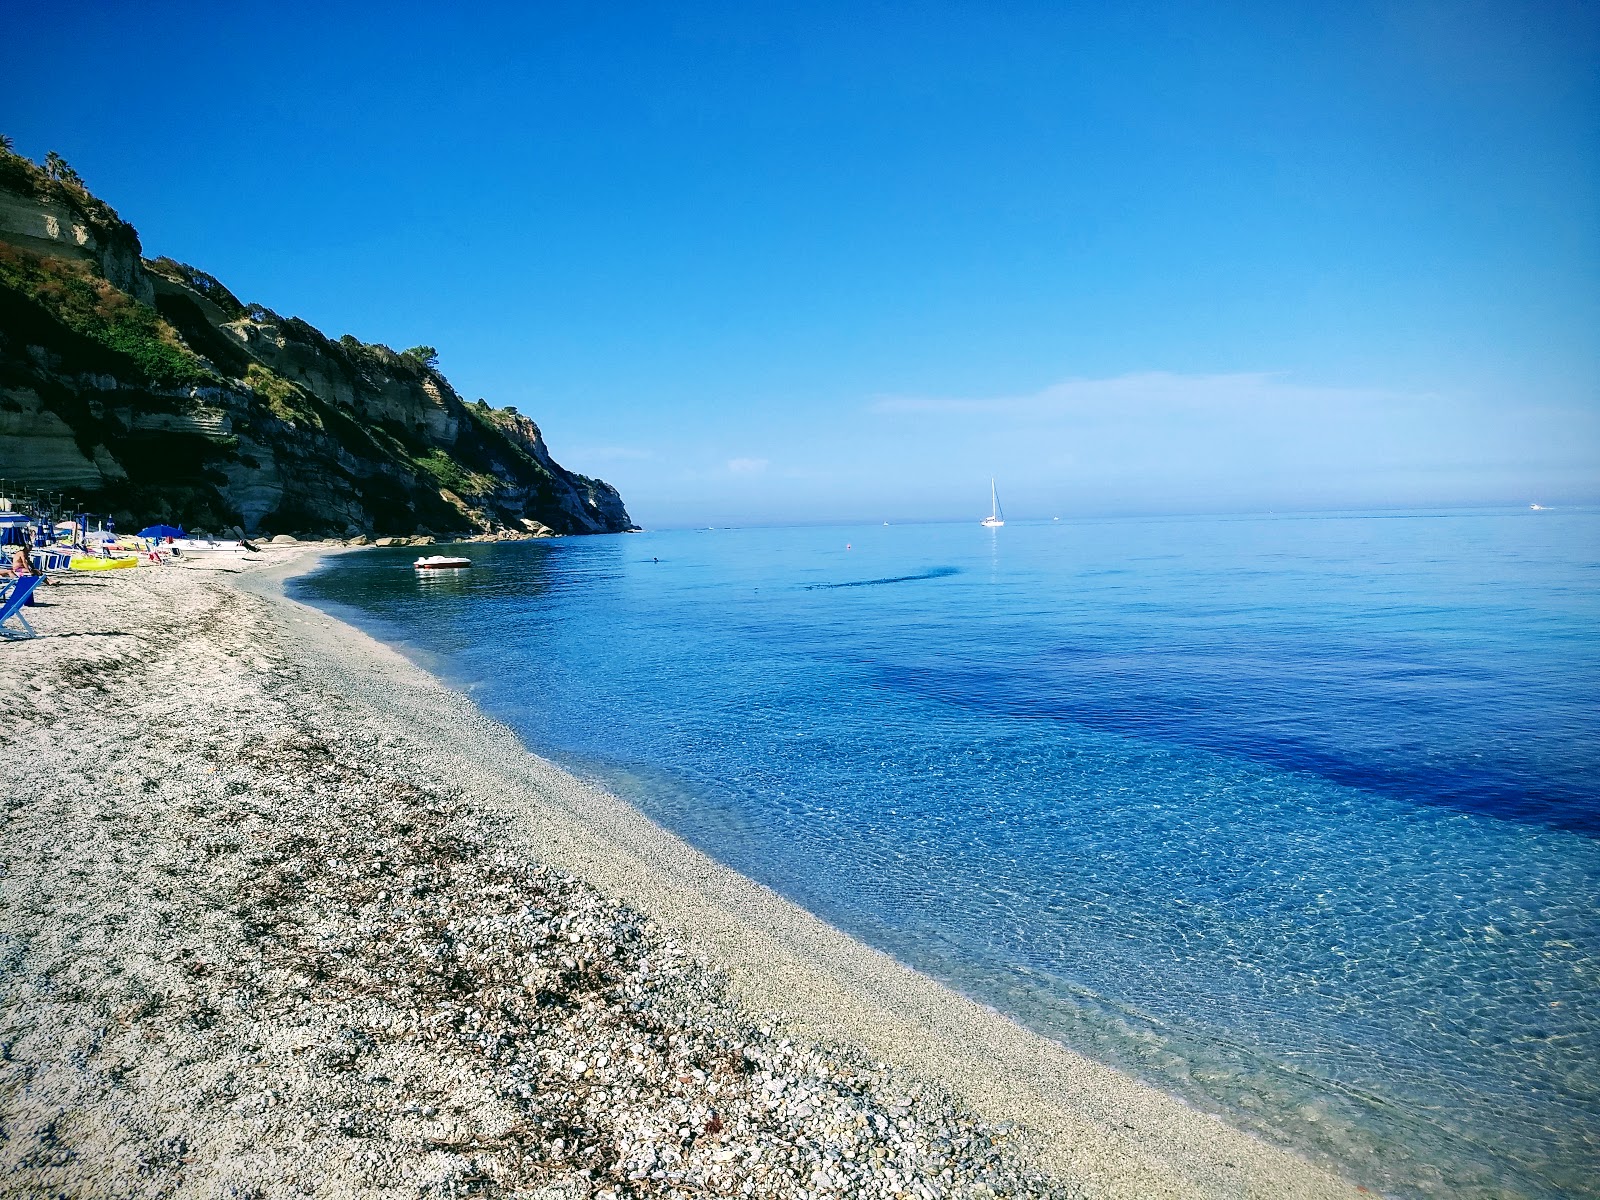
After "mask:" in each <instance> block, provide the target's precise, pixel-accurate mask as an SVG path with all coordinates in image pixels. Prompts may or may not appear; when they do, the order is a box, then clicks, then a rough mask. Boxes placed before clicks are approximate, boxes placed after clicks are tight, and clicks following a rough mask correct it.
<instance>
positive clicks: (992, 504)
mask: <svg viewBox="0 0 1600 1200" xmlns="http://www.w3.org/2000/svg"><path fill="white" fill-rule="evenodd" d="M978 523H979V524H980V525H982V526H983V527H984V528H986V529H999V528H1000V526H1002V525H1004V524H1005V523H1006V514H1005V513H1004V512H1003V511H1002V510H1001V508H1000V493H999V492H997V491H995V490H994V480H993V479H991V480H989V515H988V516H987V517H985V518H984V519H983V520H982V521H980V522H978Z"/></svg>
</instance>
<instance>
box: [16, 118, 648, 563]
mask: <svg viewBox="0 0 1600 1200" xmlns="http://www.w3.org/2000/svg"><path fill="white" fill-rule="evenodd" d="M0 478H4V479H6V480H8V481H9V483H10V485H11V489H12V490H29V491H34V492H43V493H59V494H61V495H62V496H63V497H70V498H71V499H72V501H73V502H74V503H73V507H74V508H77V509H86V510H89V511H95V512H103V513H106V514H108V515H112V516H115V517H116V518H117V519H118V520H119V521H123V522H137V523H143V522H145V521H148V520H157V519H159V520H165V521H170V522H172V523H175V524H185V525H188V526H191V527H202V528H207V529H213V530H215V529H224V528H229V527H234V526H237V527H239V528H240V529H242V530H243V531H245V532H246V533H250V534H275V533H294V534H311V535H318V536H338V537H354V536H358V535H365V536H374V537H383V536H412V535H416V534H434V535H470V534H482V533H489V532H494V531H510V532H526V533H534V532H542V531H547V532H554V533H561V534H566V533H609V532H619V531H622V530H625V529H628V528H629V527H630V525H631V521H630V519H629V517H628V513H627V510H626V509H625V508H624V507H623V504H622V498H621V497H620V496H619V495H618V494H617V491H616V489H615V488H613V487H611V485H609V484H607V483H604V482H603V481H601V480H598V479H591V478H589V477H587V476H584V475H579V474H576V473H575V472H572V471H568V470H566V469H565V468H563V467H562V466H561V465H560V464H559V463H557V462H556V461H555V460H554V459H553V458H551V456H550V451H549V449H548V448H547V447H546V445H545V442H544V438H543V436H542V435H541V434H540V432H539V427H538V426H537V425H535V424H534V423H533V421H531V420H529V419H528V418H527V417H525V416H523V415H521V414H519V413H518V412H517V411H516V409H514V408H495V407H492V406H491V405H490V404H489V403H488V402H487V401H485V400H478V401H475V402H468V401H466V400H464V399H463V398H462V397H461V396H460V395H458V394H457V393H456V391H455V389H454V388H452V387H451V386H450V383H449V381H448V380H447V379H446V378H445V377H444V376H443V375H442V374H441V373H440V372H439V370H438V367H437V358H436V355H435V354H434V352H433V351H432V349H431V348H430V347H425V346H420V347H414V348H413V349H411V350H407V351H405V352H396V351H395V350H393V349H390V348H389V347H387V346H383V345H373V344H368V343H364V342H361V341H359V340H358V339H356V338H354V337H350V336H348V335H346V336H344V337H341V338H338V339H334V338H330V337H327V336H326V335H324V334H323V333H322V332H320V331H319V330H317V329H315V328H314V327H312V326H311V325H309V324H308V323H306V322H305V321H302V320H299V319H298V318H295V317H283V316H280V315H279V314H277V313H275V312H273V311H272V310H270V309H268V308H265V307H263V306H262V305H259V304H246V303H244V302H242V301H240V300H239V299H238V298H237V297H236V296H235V295H234V294H233V293H232V292H231V291H229V290H228V288H227V287H226V286H225V285H224V284H223V283H221V282H220V281H219V280H217V279H216V278H214V277H213V276H211V275H208V274H207V273H206V272H204V271H202V270H199V269H198V268H195V267H191V266H188V265H187V264H184V263H179V262H175V261H173V260H172V259H169V258H156V259H147V258H145V257H144V254H143V249H142V247H141V245H140V242H139V236H138V233H137V232H136V231H135V230H134V228H133V226H131V225H130V224H128V223H127V222H126V221H124V220H122V219H121V218H120V217H119V216H118V215H117V213H116V212H115V211H114V210H113V209H112V208H111V207H110V206H109V205H107V204H106V203H104V202H103V201H101V200H99V199H98V198H96V197H95V196H93V195H92V194H91V193H90V192H89V191H88V190H87V188H85V186H84V185H83V182H82V180H81V179H79V177H78V176H77V173H76V172H74V171H73V170H72V168H71V167H70V166H68V165H67V164H66V163H65V162H63V161H62V160H60V159H59V158H58V157H56V156H54V155H52V156H51V157H50V158H49V159H47V160H46V163H45V165H44V166H39V165H37V164H35V163H33V162H31V161H30V160H28V159H26V158H24V157H22V156H20V155H18V154H15V153H12V152H11V150H10V149H9V147H8V146H7V145H6V143H5V141H4V139H0Z"/></svg>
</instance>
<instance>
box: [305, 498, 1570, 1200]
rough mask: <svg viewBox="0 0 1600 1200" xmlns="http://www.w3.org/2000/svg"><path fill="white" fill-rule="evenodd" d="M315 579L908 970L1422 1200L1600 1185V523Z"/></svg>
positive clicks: (1082, 534)
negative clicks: (421, 576)
mask: <svg viewBox="0 0 1600 1200" xmlns="http://www.w3.org/2000/svg"><path fill="white" fill-rule="evenodd" d="M414 553H415V551H410V550H397V551H385V550H378V551H372V552H367V553H362V554H358V555H350V556H345V557H342V558H339V559H337V560H336V561H335V562H334V564H333V565H332V566H331V567H329V568H328V569H326V570H324V571H322V572H321V573H320V574H317V575H314V576H312V577H310V578H308V579H307V580H305V581H303V582H302V583H300V584H299V585H298V590H299V594H300V595H301V596H302V598H304V599H308V600H310V601H312V602H315V603H318V604H321V605H323V606H325V607H329V608H331V609H333V610H335V611H336V612H338V613H340V615H342V616H345V617H346V618H347V619H350V620H353V621H355V622H356V623H357V624H359V625H361V626H363V627H364V628H366V629H368V630H370V631H371V632H373V633H374V634H375V635H377V636H379V637H381V638H384V639H386V640H389V641H391V642H394V643H397V644H399V645H400V646H401V647H402V648H405V649H408V650H409V651H411V652H413V653H414V654H416V655H417V656H418V657H419V658H421V659H422V660H423V661H424V662H425V663H426V664H427V665H428V666H430V667H431V668H432V669H434V670H436V671H439V672H441V673H442V674H444V675H445V676H446V677H447V678H449V679H450V680H452V681H453V682H455V683H457V684H459V685H461V686H464V687H467V688H468V689H470V690H471V692H472V695H473V697H474V698H475V699H476V700H477V701H478V703H479V704H481V705H482V706H483V707H484V708H485V709H486V710H487V711H489V712H490V713H492V714H493V715H495V716H497V717H499V718H501V719H502V720H504V721H506V722H508V723H509V724H511V725H512V726H513V727H515V728H516V729H517V730H518V731H520V733H521V734H522V736H523V737H524V739H525V740H526V741H527V743H528V745H529V746H530V747H532V748H533V749H534V750H536V751H538V752H540V753H542V754H545V755H547V756H548V757H550V758H553V759H554V760H556V761H557V762H559V763H561V764H562V765H564V766H566V767H567V768H568V769H570V770H572V771H573V772H575V773H577V774H579V775H582V776H585V777H588V778H591V779H596V780H599V781H602V782H603V783H605V784H606V785H607V786H608V787H610V788H611V789H612V790H614V791H615V792H617V793H618V794H620V795H622V796H624V797H626V798H627V799H628V800H630V801H631V802H633V803H634V804H636V805H637V806H638V807H639V808H641V809H643V810H644V811H645V812H647V813H648V814H650V815H651V816H652V817H654V818H655V819H656V820H657V821H659V822H661V823H662V824H663V825H665V826H667V827H668V828H670V829H672V830H674V831H676V832H677V833H679V834H681V835H682V836H683V837H685V838H686V839H688V840H689V841H691V842H693V843H694V844H695V845H697V846H699V847H701V848H702V849H704V850H706V851H707V852H708V853H710V854H711V855H713V856H714V857H716V858H718V859H720V860H721V861H723V862H725V863H727V864H728V865H730V866H732V867H734V868H736V869H738V870H740V871H742V872H744V873H746V874H748V875H750V876H753V877H754V878H756V879H759V880H761V881H762V882H764V883H766V884H769V885H770V886H772V887H773V888H775V889H776V890H777V891H779V892H781V893H783V894H784V895H786V896H788V897H790V898H791V899H793V900H794V901H796V902H797V903H799V904H801V905H803V906H805V907H806V908H808V909H810V910H812V911H813V912H815V913H817V914H819V915H821V916H822V917H824V918H826V919H827V920H829V921H830V922H832V923H833V924H835V925H837V926H838V927H840V928H841V929H844V930H846V931H848V932H850V933H852V934H854V935H856V936H857V937H860V938H862V939H863V940H865V941H867V942H870V943H872V944H873V945H876V946H879V947H881V948H882V949H884V950H886V951H888V952H890V953H892V954H894V955H895V956H897V957H898V958H900V959H901V960H903V961H904V962H906V963H909V964H911V965H913V966H915V967H917V968H919V969H921V970H922V971H924V972H926V973H928V974H930V975H933V976H935V977H937V978H939V979H942V980H944V981H946V982H948V983H949V984H950V985H951V986H953V987H955V988H957V989H958V990H960V991H963V992H965V993H967V994H968V995H970V996H973V997H975V998H977V999H979V1000H982V1001H984V1002H986V1003H989V1004H992V1005H994V1006H995V1007H997V1008H999V1009H1001V1010H1003V1011H1005V1012H1008V1013H1010V1014H1012V1015H1014V1016H1015V1017H1017V1018H1018V1019H1019V1020H1021V1021H1023V1022H1025V1023H1026V1024H1028V1025H1030V1026H1032V1027H1033V1028H1035V1029H1037V1030H1039V1031H1040V1032H1042V1033H1044V1034H1047V1035H1049V1036H1051V1037H1055V1038H1058V1039H1060V1040H1061V1041H1063V1042H1065V1043H1067V1044H1068V1045H1071V1046H1073V1047H1075V1048H1077V1049H1080V1050H1082V1051H1085V1052H1086V1053H1088V1054H1091V1055H1093V1056H1095V1057H1097V1058H1100V1059H1101V1060H1103V1061H1106V1062H1109V1063H1111V1064H1113V1065H1115V1066H1118V1067H1121V1068H1123V1069H1125V1070H1127V1071H1130V1072H1132V1073H1134V1074H1137V1075H1139V1076H1141V1077H1143V1078H1145V1079H1148V1080H1150V1081H1152V1082H1154V1083H1156V1084H1158V1085H1159V1086H1161V1087H1163V1088H1165V1089H1167V1090H1168V1091H1171V1092H1173V1093H1175V1094H1177V1095H1179V1096H1182V1097H1183V1098H1184V1099H1186V1100H1187V1101H1189V1102H1190V1103H1192V1104H1194V1105H1196V1106H1197V1107H1201V1108H1205V1109H1208V1110H1212V1111H1217V1112H1221V1113H1223V1114H1225V1115H1226V1116H1227V1117H1228V1118H1229V1119H1230V1120H1232V1121H1234V1122H1235V1123H1237V1124H1240V1125H1243V1126H1245V1127H1247V1128H1250V1129H1253V1130H1256V1131H1258V1132H1261V1133H1263V1134H1264V1135H1266V1136H1268V1137H1270V1138H1272V1139H1274V1140H1277V1141H1280V1142H1283V1143H1286V1144H1288V1145H1290V1146H1293V1147H1296V1148H1298V1149H1299V1150H1300V1151H1301V1152H1302V1153H1305V1154H1308V1155H1311V1156H1313V1157H1318V1158H1322V1159H1323V1160H1324V1161H1331V1162H1333V1163H1336V1164H1337V1165H1338V1166H1339V1168H1340V1169H1342V1170H1343V1171H1345V1172H1346V1173H1348V1174H1350V1175H1351V1176H1352V1177H1354V1178H1355V1179H1356V1180H1358V1181H1359V1182H1363V1183H1366V1184H1367V1185H1368V1186H1369V1187H1373V1188H1374V1189H1375V1190H1379V1191H1382V1192H1387V1193H1390V1194H1393V1195H1398V1196H1448V1197H1469V1198H1475V1197H1481V1198H1487V1197H1497V1198H1498V1197H1515V1196H1526V1197H1540V1198H1553V1197H1566V1196H1600V978H1597V972H1600V915H1597V903H1600V840H1597V839H1600V513H1597V512H1596V511H1594V510H1567V511H1560V510H1557V511H1549V512H1526V511H1518V512H1510V511H1505V512H1470V513H1461V512H1453V513H1404V514H1386V515H1381V516H1379V515H1371V514H1362V515H1325V516H1299V517H1248V518H1247V517H1240V518H1194V519H1167V520H1107V521H1081V520H1064V521H1051V522H1043V523H1028V522H1012V523H1011V524H1008V525H1007V526H1006V527H1005V528H1004V529H1000V530H987V529H983V528H980V527H979V526H978V525H977V524H976V522H974V523H971V524H965V525H897V526H861V527H850V528H804V529H747V530H716V531H695V532H671V533H651V534H642V535H634V536H616V537H601V538H575V539H566V540H561V541H553V542H535V543H517V544H506V545H498V546H474V547H472V548H471V549H470V551H469V553H470V554H471V556H472V558H473V561H474V564H475V565H474V567H473V568H472V570H470V571H468V572H463V573H459V574H456V575H454V576H452V577H450V578H447V579H437V578H435V579H418V578H416V577H415V574H414V572H413V571H412V569H411V566H410V561H411V558H412V556H413V555H414Z"/></svg>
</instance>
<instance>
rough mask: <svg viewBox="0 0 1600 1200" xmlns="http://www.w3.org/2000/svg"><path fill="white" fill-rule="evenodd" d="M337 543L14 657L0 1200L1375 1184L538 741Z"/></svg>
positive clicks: (1349, 1188)
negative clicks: (333, 582)
mask: <svg viewBox="0 0 1600 1200" xmlns="http://www.w3.org/2000/svg"><path fill="white" fill-rule="evenodd" d="M332 549H333V548H332V547H318V546H311V545H301V546H296V547H290V548H280V547H274V548H272V549H271V551H270V552H269V553H268V554H266V555H264V556H262V558H261V559H260V560H258V561H257V562H254V563H250V564H244V563H242V562H238V563H236V562H232V561H228V562H220V563H216V564H205V565H194V566H187V567H179V566H173V567H165V568H150V569H141V570H136V571H119V572H107V573H103V574H101V575H96V576H81V575H71V574H68V575H65V576H62V577H61V578H60V579H59V580H58V581H56V582H55V583H53V584H52V586H50V587H48V588H44V589H41V592H40V595H41V604H40V606H39V607H37V608H34V609H30V610H29V620H30V622H31V623H32V624H33V626H34V627H35V628H36V629H37V630H38V632H39V635H40V636H39V637H37V638H34V639H29V640H8V641H5V642H3V643H0V664H3V667H4V673H5V677H6V679H7V680H8V684H7V688H6V694H7V701H6V708H7V710H8V712H7V715H8V721H7V726H6V728H7V732H8V734H9V735H10V736H9V737H8V739H7V741H8V750H9V753H8V755H7V761H8V765H9V766H10V768H11V770H10V772H9V776H10V778H9V787H8V788H7V799H6V805H5V808H4V815H3V818H0V819H3V822H4V825H3V831H0V847H3V849H0V872H3V874H0V962H3V970H0V1050H3V1053H0V1196H7V1197H9V1196H16V1197H24V1196H27V1197H34V1196H57V1197H79V1196H83V1197H88V1196H119V1197H120V1196H127V1197H158V1196H159V1197H167V1196H172V1197H201V1196H205V1197H212V1196H228V1197H261V1198H266V1197H278V1196H306V1195H316V1196H334V1197H342V1196H350V1197H366V1196H373V1197H377V1196H459V1195H489V1196H518V1197H545V1198H549V1200H554V1198H556V1197H563V1198H565V1197H572V1198H578V1197H583V1198H594V1200H611V1198H620V1197H633V1196H683V1197H688V1196H706V1195H713V1196H718V1195H725V1196H784V1197H815V1196H870V1197H879V1196H881V1197H919V1198H931V1197H958V1196H960V1197H965V1196H1039V1197H1218V1198H1221V1197H1262V1198H1266V1197H1273V1198H1290V1200H1292V1198H1302V1197H1303V1198H1308V1200H1309V1198H1313V1197H1316V1198H1320V1197H1347V1196H1354V1195H1356V1194H1357V1193H1358V1189H1357V1188H1356V1187H1355V1186H1354V1185H1352V1184H1349V1183H1346V1182H1344V1181H1343V1180H1341V1179H1339V1178H1337V1177H1336V1176H1335V1175H1333V1174H1332V1173H1330V1172H1329V1171H1327V1170H1326V1169H1325V1168H1324V1167H1322V1166H1319V1165H1318V1164H1316V1163H1312V1162H1308V1161H1305V1160H1303V1159H1301V1158H1298V1157H1296V1156H1295V1155H1294V1154H1292V1153H1290V1152H1288V1151H1287V1150H1285V1149H1282V1148H1279V1147H1275V1146H1270V1145H1268V1144H1266V1143H1264V1142H1262V1141H1259V1140H1257V1139H1255V1138H1253V1137H1250V1136H1248V1135H1246V1134H1244V1133H1241V1132H1239V1131H1237V1130H1234V1129H1232V1128H1231V1127H1229V1126H1227V1125H1225V1124H1224V1123H1222V1122H1221V1121H1219V1120H1217V1119H1216V1118H1214V1117H1211V1116H1209V1115H1206V1114H1203V1113H1199V1112H1197V1111H1194V1110H1192V1109H1189V1108H1187V1107H1185V1106H1184V1105H1182V1104H1180V1103H1178V1102H1177V1101H1175V1100H1172V1099H1171V1098H1169V1097H1167V1096H1165V1095H1163V1094H1162V1093H1160V1092H1158V1091H1155V1090H1153V1089H1151V1088H1149V1087H1146V1086H1144V1085H1142V1084H1140V1083H1138V1082H1137V1081H1135V1080H1132V1079H1130V1078H1128V1077H1127V1076H1124V1075H1121V1074H1119V1073H1117V1072H1115V1071H1112V1070H1110V1069H1108V1068H1106V1067H1103V1066H1100V1065H1098V1064H1096V1063H1094V1062H1091V1061H1089V1060H1087V1059H1084V1058H1082V1057H1080V1056H1078V1055H1075V1054H1073V1053H1072V1052H1070V1051H1068V1050H1066V1049H1065V1048H1063V1047H1061V1046H1059V1045H1056V1044H1055V1043H1053V1042H1049V1041H1047V1040H1045V1039H1043V1038H1040V1037H1038V1036H1036V1035H1034V1034H1032V1033H1029V1032H1028V1031H1026V1030H1024V1029H1022V1028H1021V1027H1019V1026H1017V1025H1016V1024H1014V1023H1013V1022H1011V1021H1009V1020H1007V1019H1006V1018H1005V1017H1003V1016H1001V1015H1000V1014H998V1013H995V1012H994V1011H992V1010H990V1009H987V1008H984V1007H982V1006H980V1005H977V1004H974V1003H972V1002H970V1001H968V1000H965V999H964V998H962V997H960V996H957V995H955V994H954V993H952V992H950V991H948V990H947V989H945V988H943V987H941V986H939V985H938V984H936V983H934V982H932V981H931V980H928V979H926V978H924V977H923V976H920V975H917V974H916V973H914V972H912V971H910V970H908V969H907V968H905V967H903V966H901V965H900V964H898V963H896V962H894V961H893V960H892V959H889V958H887V957H886V956H884V955H882V954H880V953H878V952H876V951H874V950H871V949H869V948H867V947H865V946H862V945H861V944H859V943H857V942H854V941H852V940H851V939H849V938H847V937H845V936H844V935H842V934H840V933H838V932H837V931H835V930H833V929H831V928H830V927H828V926H826V925H825V924H823V923H822V922H820V921H818V920H816V919H815V918H814V917H812V916H810V915H809V914H807V913H805V912H804V911H803V910H800V909H797V908H795V907H794V906H793V905H791V904H789V903H787V902H786V901H784V900H782V899H781V898H779V897H778V896H776V895H775V894H773V893H772V892H770V891H768V890H767V889H765V888H762V887H760V886H759V885H757V884H755V883H752V882H751V881H749V880H747V879H744V878H743V877H741V876H738V875H736V874H734V873H733V872H731V871H728V870H727V869H725V868H723V867H721V866H720V865H718V864H717V863H715V862H713V861H711V860H710V859H708V858H706V857H705V856H703V855H701V854H699V853H698V852H697V851H695V850H693V849H692V848H691V847H689V846H687V845H685V844H684V843H682V842H680V841H678V840H677V839H676V838H674V837H673V836H672V835H670V834H668V833H666V832H664V831H663V830H661V829H660V828H658V827H657V826H655V825H653V824H651V823H650V822H649V821H648V820H647V819H645V818H644V817H643V816H641V815H640V814H638V813H637V812H636V811H634V810H632V809H631V808H629V807H628V806H627V805H626V804H624V803H622V802H621V801H619V800H617V799H615V798H614V797H611V796H609V795H607V794H605V793H604V792H603V791H601V790H599V789H597V788H595V787H593V786H590V785H588V784H586V783H584V782H583V781H580V780H578V779H575V778H573V777H572V776H570V775H568V774H566V773H564V772H562V771H561V770H559V769H558V768H556V767H555V766H553V765H551V764H549V763H547V762H545V761H543V760H541V759H539V758H537V757H536V756H534V755H531V754H529V753H528V752H527V751H526V749H525V748H524V747H523V746H522V745H521V744H520V743H519V742H518V741H517V739H516V737H515V736H514V735H513V734H512V733H511V732H510V731H509V730H508V729H506V728H505V727H504V726H501V725H499V724H497V723H496V722H494V721H492V720H490V719H489V718H487V717H486V716H484V715H483V714H482V713H481V712H479V711H478V710H477V709H475V708H474V707H473V706H472V704H471V702H470V700H469V699H468V698H467V697H465V696H463V695H462V694H460V693H459V692H456V691H453V690H452V689H450V688H448V687H446V686H445V685H444V684H442V683H440V682H439V681H438V680H436V679H434V678H433V677H432V676H430V675H428V674H427V673H426V672H425V671H423V670H422V669H420V668H419V667H418V666H416V665H414V664H413V663H411V662H409V661H407V660H406V659H405V658H403V657H401V656H400V655H399V654H398V653H396V652H394V651H393V650H391V649H390V648H388V647H386V646H383V645H381V644H379V643H377V642H374V641H372V640H371V639H369V638H367V637H366V636H365V635H364V634H362V633H359V632H357V631H355V630H353V629H351V628H349V627H348V626H345V625H343V624H341V623H340V622H338V621H337V620H335V619H334V618H332V617H330V616H328V615H326V614H324V613H322V612H318V611H315V610H312V609H309V608H306V607H304V606H302V605H299V604H297V603H295V602H293V601H292V600H289V599H287V598H285V597H284V595H283V593H282V581H283V579H284V578H285V577H286V576H287V575H289V574H291V573H294V572H297V571H303V570H306V569H309V568H311V567H312V566H313V565H314V564H315V563H316V562H317V561H318V559H319V558H320V557H321V556H323V555H326V554H328V553H330V552H331V551H332ZM335 569H336V568H335Z"/></svg>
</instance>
